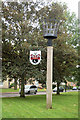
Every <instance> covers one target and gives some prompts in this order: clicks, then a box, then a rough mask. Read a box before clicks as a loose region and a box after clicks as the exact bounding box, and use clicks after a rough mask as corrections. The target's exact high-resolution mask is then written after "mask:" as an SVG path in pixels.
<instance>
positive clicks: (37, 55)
mask: <svg viewBox="0 0 80 120" xmlns="http://www.w3.org/2000/svg"><path fill="white" fill-rule="evenodd" d="M40 61H41V51H30V62H31V64H33V65H38V64H39V63H40Z"/></svg>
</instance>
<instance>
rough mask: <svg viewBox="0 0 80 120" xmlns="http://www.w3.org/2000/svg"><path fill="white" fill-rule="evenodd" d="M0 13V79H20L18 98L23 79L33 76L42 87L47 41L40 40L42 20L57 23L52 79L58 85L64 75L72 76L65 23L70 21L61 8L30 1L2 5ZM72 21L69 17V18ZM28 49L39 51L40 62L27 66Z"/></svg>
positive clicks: (73, 52) (74, 56) (72, 51)
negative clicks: (0, 66)
mask: <svg viewBox="0 0 80 120" xmlns="http://www.w3.org/2000/svg"><path fill="white" fill-rule="evenodd" d="M2 11H3V12H2V13H3V22H2V23H3V25H2V27H3V32H2V38H3V39H2V45H3V76H6V75H8V76H9V77H10V78H11V77H13V78H15V79H18V78H19V79H20V81H21V97H24V96H25V95H24V81H25V79H27V80H28V78H30V77H34V78H36V79H38V80H39V81H40V82H42V83H43V84H44V83H45V84H46V81H45V80H46V59H47V54H46V53H47V49H46V44H47V40H46V39H44V38H43V31H42V20H43V19H44V18H45V17H48V18H49V17H52V18H53V19H54V18H56V19H57V20H58V22H60V26H59V29H58V38H57V39H56V40H54V41H53V47H54V79H55V81H57V82H58V84H60V82H61V81H64V80H65V77H66V76H71V75H72V71H71V70H72V68H73V67H74V68H75V66H76V59H77V54H76V50H75V49H74V47H72V44H70V43H69V40H70V39H71V38H72V36H73V32H71V34H68V31H69V29H67V26H68V24H67V23H70V22H71V21H69V20H68V19H67V17H66V16H65V13H67V7H66V6H65V5H62V4H59V3H56V4H55V3H52V4H49V5H46V4H43V5H41V2H39V1H38V2H36V3H34V2H30V1H28V2H26V3H23V2H22V3H18V2H8V3H6V4H5V3H3V10H2ZM69 17H71V16H70V15H68V18H69ZM73 18H74V17H71V19H73ZM67 20H68V22H67ZM70 24H71V23H70ZM6 46H7V47H6ZM8 46H9V47H10V50H9V49H8ZM5 49H7V50H5ZM30 50H41V51H42V61H41V63H40V64H39V65H37V66H32V65H31V64H30V62H29V52H30ZM4 51H5V53H4ZM5 61H6V62H7V63H6V62H5ZM7 69H8V71H7ZM34 69H35V71H34ZM58 86H59V85H58Z"/></svg>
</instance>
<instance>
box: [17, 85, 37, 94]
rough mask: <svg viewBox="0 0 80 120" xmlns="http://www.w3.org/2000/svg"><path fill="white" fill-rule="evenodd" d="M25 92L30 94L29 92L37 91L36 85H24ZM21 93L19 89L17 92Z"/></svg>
mask: <svg viewBox="0 0 80 120" xmlns="http://www.w3.org/2000/svg"><path fill="white" fill-rule="evenodd" d="M24 92H25V94H30V93H34V94H36V93H37V87H36V86H35V85H25V89H24ZM20 93H21V89H19V94H20Z"/></svg>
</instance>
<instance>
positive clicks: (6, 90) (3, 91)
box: [0, 88, 46, 93]
mask: <svg viewBox="0 0 80 120" xmlns="http://www.w3.org/2000/svg"><path fill="white" fill-rule="evenodd" d="M40 91H46V89H38V92H40ZM0 92H1V89H0ZM6 92H19V89H17V90H14V89H13V88H7V89H2V93H6Z"/></svg>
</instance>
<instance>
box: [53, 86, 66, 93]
mask: <svg viewBox="0 0 80 120" xmlns="http://www.w3.org/2000/svg"><path fill="white" fill-rule="evenodd" d="M63 91H64V88H63V87H62V86H60V87H59V92H63ZM53 92H57V87H55V88H54V89H53Z"/></svg>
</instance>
